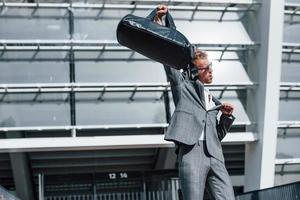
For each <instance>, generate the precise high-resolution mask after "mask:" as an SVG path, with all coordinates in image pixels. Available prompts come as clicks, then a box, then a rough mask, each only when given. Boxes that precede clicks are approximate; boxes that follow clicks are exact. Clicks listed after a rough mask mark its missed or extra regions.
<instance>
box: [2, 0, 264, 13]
mask: <svg viewBox="0 0 300 200" xmlns="http://www.w3.org/2000/svg"><path fill="white" fill-rule="evenodd" d="M152 2H153V4H154V5H147V4H149V1H148V2H147V4H145V3H143V2H142V1H140V2H139V1H136V3H135V4H129V3H126V2H124V3H123V4H121V3H120V2H119V3H114V4H112V3H99V4H91V3H74V2H72V1H71V3H39V2H36V3H15V2H14V3H8V2H5V1H2V2H0V7H16V8H55V9H77V8H79V9H118V10H119V9H129V10H149V9H154V8H155V7H156V4H158V3H161V1H152ZM179 2H180V3H182V4H184V3H185V1H178V2H174V4H173V5H172V1H168V3H169V6H168V7H169V9H170V10H178V11H209V12H251V11H255V8H254V6H255V5H260V3H259V2H258V1H237V0H236V1H234V3H233V2H232V1H219V2H216V3H214V4H213V5H214V6H212V4H209V2H208V1H204V2H201V1H190V2H186V5H175V4H176V3H179ZM191 3H196V5H192V4H191ZM205 3H206V4H208V5H210V6H205ZM238 5H241V7H238Z"/></svg>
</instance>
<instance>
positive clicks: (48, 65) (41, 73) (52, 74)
mask: <svg viewBox="0 0 300 200" xmlns="http://www.w3.org/2000/svg"><path fill="white" fill-rule="evenodd" d="M0 71H1V72H2V73H0V83H66V82H69V76H70V75H69V63H67V62H36V61H35V62H0Z"/></svg>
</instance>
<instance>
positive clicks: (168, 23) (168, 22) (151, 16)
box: [146, 8, 176, 29]
mask: <svg viewBox="0 0 300 200" xmlns="http://www.w3.org/2000/svg"><path fill="white" fill-rule="evenodd" d="M155 15H156V8H155V9H154V10H152V12H151V13H150V14H149V15H148V16H147V17H146V18H147V19H150V20H151V21H153V20H154V17H155ZM166 27H169V28H172V29H176V26H175V23H174V20H173V17H172V16H171V14H170V13H169V11H168V12H167V14H166Z"/></svg>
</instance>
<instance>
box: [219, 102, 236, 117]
mask: <svg viewBox="0 0 300 200" xmlns="http://www.w3.org/2000/svg"><path fill="white" fill-rule="evenodd" d="M233 110H234V107H233V105H231V104H229V103H223V104H222V107H221V112H222V113H223V114H224V115H227V116H230V115H232V113H233Z"/></svg>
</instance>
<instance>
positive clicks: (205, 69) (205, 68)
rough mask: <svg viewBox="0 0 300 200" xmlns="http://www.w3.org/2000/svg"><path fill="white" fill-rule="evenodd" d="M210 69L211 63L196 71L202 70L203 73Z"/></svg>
mask: <svg viewBox="0 0 300 200" xmlns="http://www.w3.org/2000/svg"><path fill="white" fill-rule="evenodd" d="M210 69H212V62H210V63H209V64H208V65H206V66H205V67H201V68H198V70H204V71H208V70H210Z"/></svg>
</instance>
